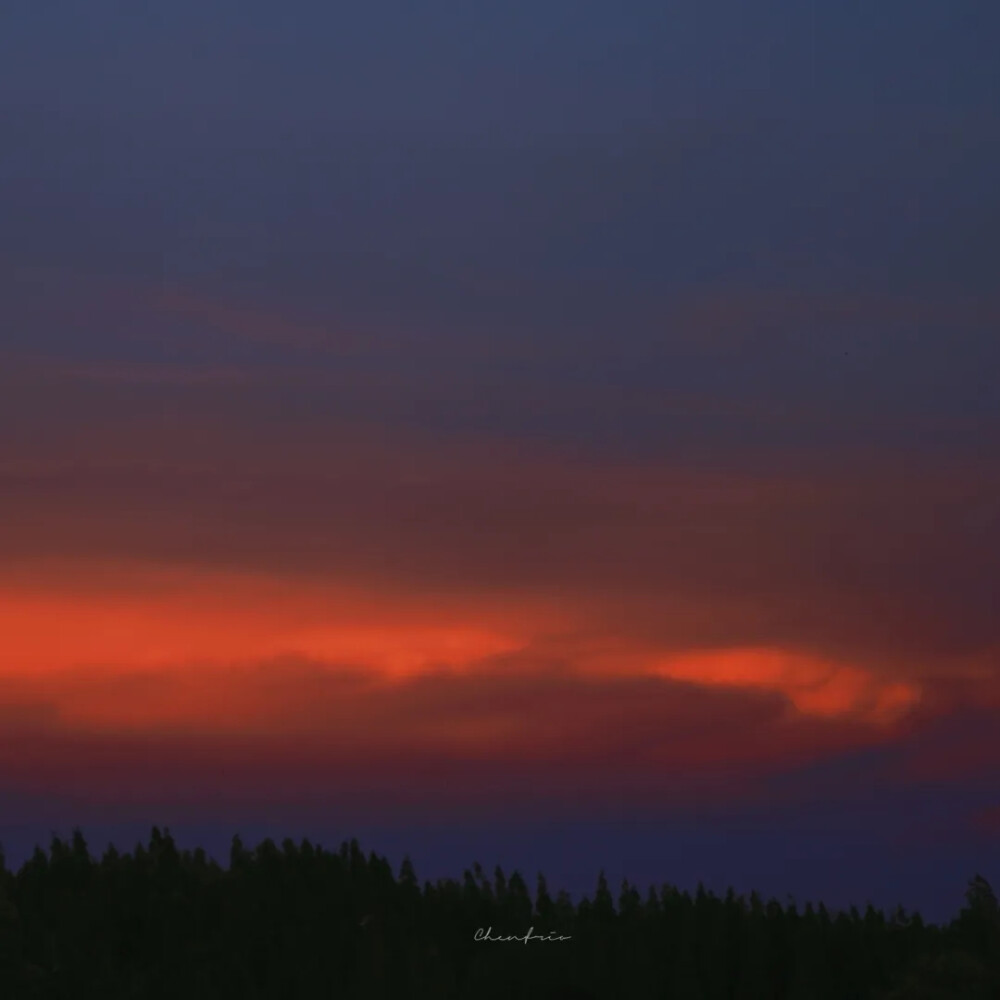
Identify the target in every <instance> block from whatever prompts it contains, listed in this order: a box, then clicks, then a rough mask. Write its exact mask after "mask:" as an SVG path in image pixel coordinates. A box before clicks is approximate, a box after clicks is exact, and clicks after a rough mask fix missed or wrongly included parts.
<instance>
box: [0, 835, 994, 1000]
mask: <svg viewBox="0 0 1000 1000" xmlns="http://www.w3.org/2000/svg"><path fill="white" fill-rule="evenodd" d="M529 934H530V935H531V937H530V938H529V939H528V940H527V941H525V940H524V938H525V936H526V935H529ZM512 937H517V938H520V940H498V939H501V938H512ZM22 997H24V998H29V997H31V998H36V997H37V998H73V1000H87V998H101V1000H117V998H122V1000H125V998H136V1000H138V998H143V1000H156V998H170V1000H182V998H183V1000H210V998H211V1000H228V998H234V1000H235V998H240V1000H254V998H257V1000H263V998H282V1000H299V998H301V1000H314V998H315V1000H319V998H324V1000H424V998H428V1000H452V998H453V1000H466V998H468V1000H494V998H495V1000H518V998H523V1000H535V998H538V1000H557V998H561V1000H586V998H591V1000H598V998H600V1000H667V998H671V1000H672V998H678V1000H679V998H685V1000H687V998H690V1000H700V998H703V1000H765V998H766V1000H863V998H864V1000H867V998H872V1000H932V998H933V1000H979V998H984V1000H985V998H991V1000H992V998H998V997H1000V911H998V905H997V898H996V896H995V894H994V892H993V890H992V888H991V887H990V885H989V883H988V882H987V881H986V880H985V879H984V878H982V877H981V876H979V875H977V876H975V877H974V878H973V879H972V880H971V881H970V883H969V885H968V889H967V891H966V895H965V905H964V906H963V907H962V909H961V911H960V913H959V914H958V915H957V917H956V918H955V919H954V920H952V921H951V923H950V924H947V925H941V926H939V925H934V924H929V923H925V922H924V921H923V920H922V919H921V917H920V916H919V914H917V913H907V912H905V911H904V910H903V909H902V908H901V907H897V908H896V910H895V911H893V912H892V913H891V914H888V915H887V914H886V913H885V912H883V911H882V910H877V909H875V908H874V907H872V906H870V905H869V906H868V907H867V909H866V910H865V911H864V912H859V910H858V909H857V908H855V907H852V908H851V909H850V910H848V911H837V912H830V911H828V910H827V909H826V907H824V906H823V905H822V904H819V905H817V906H814V905H812V904H810V903H806V904H805V906H804V907H803V908H801V909H799V908H798V907H797V906H796V904H795V903H794V902H793V901H791V900H789V901H788V902H787V903H785V904H782V903H780V902H778V901H777V900H775V899H771V900H768V901H764V900H762V899H761V898H760V897H759V896H758V894H757V893H751V895H750V896H749V898H744V897H742V896H738V895H736V894H735V893H734V892H733V890H732V889H730V890H729V891H728V892H727V893H726V895H725V896H724V897H719V896H717V895H715V894H713V893H711V892H709V891H707V890H706V889H705V888H704V887H703V886H701V885H700V884H699V886H698V889H697V891H695V892H694V893H689V892H682V891H680V890H678V889H677V888H675V887H673V886H670V885H662V886H660V887H653V888H650V889H649V890H648V892H646V893H645V894H643V893H641V892H640V891H639V889H637V888H636V887H635V886H633V885H630V884H629V883H628V882H627V881H626V882H625V883H624V884H623V885H622V886H621V888H620V891H619V892H618V893H617V898H615V896H614V895H613V894H612V891H611V889H610V887H609V886H608V884H607V880H606V879H605V877H604V875H603V874H602V875H600V876H599V878H598V882H597V886H596V889H595V891H594V892H593V893H592V894H590V895H589V896H586V897H584V898H582V899H581V900H580V901H579V902H578V903H574V902H573V901H572V899H571V897H570V896H569V895H568V894H567V893H566V892H564V891H560V892H557V893H555V894H554V895H553V894H551V893H550V890H549V888H548V886H547V884H546V881H545V879H544V877H543V876H541V875H539V876H538V878H537V881H536V885H535V888H534V891H533V892H531V891H529V888H528V885H527V884H526V882H525V880H524V878H523V877H522V876H521V875H520V874H518V873H517V872H512V873H511V874H510V875H509V876H507V875H505V874H504V873H503V871H502V870H501V869H500V868H499V867H497V868H495V869H494V871H493V874H492V875H488V874H487V873H486V872H485V871H484V870H483V868H482V867H481V866H480V865H478V864H476V865H474V866H473V868H472V869H471V870H466V871H465V872H464V873H463V875H462V877H461V878H460V879H443V880H438V881H437V882H435V883H430V882H424V883H423V884H421V883H420V881H418V879H417V875H416V872H415V871H414V868H413V865H412V863H411V862H410V861H409V859H405V860H404V861H403V863H402V865H401V867H400V870H399V872H398V874H394V872H393V869H392V867H391V866H390V864H389V863H388V861H387V860H386V859H385V858H383V857H379V856H377V855H375V854H374V853H368V854H365V853H364V852H363V851H362V849H361V847H360V846H359V844H358V842H357V841H356V840H351V841H349V842H345V843H343V844H342V845H341V847H340V848H339V850H336V851H333V850H325V849H323V848H322V847H321V846H318V845H315V846H314V845H313V844H311V843H310V842H309V841H302V842H301V843H295V842H293V841H292V840H289V839H286V840H285V841H284V842H283V843H282V845H281V847H280V848H279V847H278V846H277V845H276V844H275V843H274V842H273V841H272V840H265V841H263V842H262V843H261V844H260V845H259V846H257V847H256V848H255V849H252V850H251V849H249V848H247V847H246V846H244V844H243V843H242V841H241V840H240V838H239V836H236V837H234V838H233V841H232V846H231V849H230V857H229V865H228V867H224V866H222V865H220V864H219V863H217V862H216V861H214V860H212V859H211V858H209V857H208V856H207V854H206V853H205V851H204V850H203V849H201V848H199V849H197V850H193V851H191V850H180V849H179V848H178V846H177V845H176V843H175V842H174V840H173V838H172V837H171V835H170V832H169V830H166V829H165V830H163V831H161V830H160V829H159V828H157V827H154V828H153V829H152V833H151V838H150V842H149V844H148V845H143V844H141V843H140V844H137V845H136V847H135V848H134V850H132V851H131V852H128V853H119V852H118V851H117V850H116V849H115V848H114V847H113V846H112V847H109V848H108V849H107V851H106V852H105V854H104V856H103V857H102V858H100V859H97V858H95V857H93V856H92V855H91V854H90V852H89V851H88V848H87V844H86V841H85V839H84V836H83V834H82V832H81V831H80V830H74V832H73V834H72V837H71V839H70V841H68V842H67V841H65V840H62V839H60V838H59V837H53V839H52V841H51V844H50V846H49V849H48V851H47V852H46V851H45V850H43V849H42V848H41V847H37V848H36V849H35V853H34V855H33V856H32V857H31V858H30V859H28V860H27V861H26V862H25V863H24V864H23V865H22V866H21V867H20V869H19V870H18V871H17V872H16V873H15V872H12V871H10V870H8V868H7V866H6V864H5V863H4V858H3V853H2V851H0V998H2V1000H19V998H22Z"/></svg>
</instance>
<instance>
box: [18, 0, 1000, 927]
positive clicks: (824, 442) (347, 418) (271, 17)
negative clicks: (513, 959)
mask: <svg viewBox="0 0 1000 1000" xmlns="http://www.w3.org/2000/svg"><path fill="white" fill-rule="evenodd" d="M998 32H1000V7H998V6H997V5H995V4H988V3H980V2H976V0H957V2H952V3H950V4H945V3H942V2H939V3H931V2H929V0H907V2H903V0H880V2H878V3H868V4H862V3H833V2H830V3H822V4H821V3H819V2H815V0H814V2H810V0H769V2H765V3H744V2H740V0H701V2H698V3H695V2H693V0H682V2H678V3H673V2H670V3H667V2H653V0H622V2H619V3H616V4H610V3H608V4H598V3H593V2H589V0H575V2H572V3H571V2H569V0H531V2H528V0H505V2H502V3H500V2H475V3H458V2H454V0H453V2H450V3H446V2H443V0H429V2H426V3H420V4H418V3H404V2H402V0H395V2H385V0H369V2H367V3H364V4H360V3H359V4H354V5H347V4H335V3H319V2H311V0H310V2H297V3H295V2H293V3H288V4H284V5H279V4H265V3H261V2H259V0H249V2H247V0H243V2H241V3H235V2H221V0H219V2H212V0H207V2H206V0H199V2H195V0H177V2H174V3H171V4H166V5H164V4H160V5H155V6H149V5H144V4H126V3H123V2H111V0H91V2H88V3H71V2H68V0H63V2H53V3H47V4H39V3H29V2H27V0H10V2H7V3H5V4H4V8H3V13H2V15H0V136H2V141H0V841H2V842H3V844H4V845H5V847H6V849H7V853H8V857H9V860H11V861H12V862H15V863H19V862H20V861H21V860H23V859H24V857H25V856H27V854H28V853H30V851H31V849H32V848H33V846H34V844H35V843H36V842H39V841H40V842H43V843H47V841H48V838H49V835H50V832H51V831H56V832H61V833H64V834H65V833H68V832H69V830H70V829H71V828H72V827H73V826H74V825H81V826H83V827H84V831H85V833H87V834H89V835H90V840H91V846H92V848H94V849H103V845H104V844H106V843H107V842H108V841H109V840H113V841H114V842H115V843H116V844H118V845H119V846H120V847H123V848H129V847H131V846H132V844H134V842H135V840H136V839H137V838H138V837H145V836H146V835H147V834H148V831H149V827H150V826H151V825H152V824H153V823H158V824H160V825H161V826H162V825H169V826H170V827H171V829H172V830H173V831H174V833H175V835H177V836H178V839H179V840H180V841H181V842H182V843H184V844H186V845H191V846H193V845H194V844H195V843H199V842H200V843H205V844H210V845H212V846H213V848H214V849H215V850H216V851H217V853H218V854H219V855H220V856H225V852H226V849H227V845H228V839H229V837H230V836H231V834H232V833H233V832H235V831H237V830H239V831H240V832H241V833H243V834H244V837H245V839H248V840H250V841H254V840H255V838H257V837H259V836H264V835H271V836H274V837H275V838H277V839H280V838H282V837H284V836H293V837H296V838H298V837H303V836H308V837H310V838H312V839H314V840H315V839H318V840H321V841H322V842H323V843H324V844H327V845H337V844H339V843H340V841H341V840H343V839H346V838H350V837H352V836H358V837H359V838H361V840H362V846H363V847H365V848H366V849H371V848H373V849H375V850H378V851H384V852H388V853H389V855H390V859H391V860H392V861H393V862H394V864H398V863H399V861H401V859H402V856H403V854H404V853H407V852H408V853H410V854H411V855H412V857H413V859H414V861H415V863H416V868H417V873H418V875H419V876H421V877H427V878H431V877H437V876H439V875H448V874H454V875H460V874H461V870H462V868H463V867H466V866H470V865H471V864H472V862H473V861H476V860H479V861H481V862H483V864H484V865H487V866H488V867H489V868H490V869H492V866H493V865H494V864H495V863H496V862H498V861H499V862H501V863H503V864H504V865H505V866H507V867H515V866H516V867H519V868H520V869H521V870H522V871H523V872H524V873H525V875H526V877H527V878H528V879H529V882H533V879H534V875H535V873H536V872H537V871H538V870H540V869H541V870H544V871H545V873H546V875H547V876H548V877H549V880H550V882H551V883H554V884H556V885H565V886H566V887H568V888H571V889H573V890H574V891H575V892H579V891H581V890H584V891H589V890H590V889H591V888H592V886H593V884H594V882H595V880H596V875H597V872H598V870H599V869H601V868H604V869H605V870H606V871H607V872H608V874H609V877H610V878H611V879H612V880H613V881H614V882H615V883H620V881H621V878H622V876H627V877H629V878H630V879H633V880H637V881H639V882H640V883H642V884H643V885H644V886H645V885H648V883H649V882H650V881H654V880H655V881H657V882H661V881H670V882H672V883H675V884H680V885H682V886H685V887H693V886H694V884H695V883H696V882H697V881H698V879H703V880H704V881H705V883H706V884H707V885H709V886H711V887H714V888H717V889H722V890H724V889H725V887H726V886H727V885H729V884H733V885H734V886H736V887H737V889H739V890H741V891H749V890H750V889H751V888H757V889H759V890H761V891H762V892H764V893H765V894H771V893H773V894H775V895H778V896H779V897H781V898H784V897H785V895H786V894H787V893H793V894H794V895H795V896H796V898H798V899H804V898H813V899H817V898H822V899H824V900H826V901H827V902H828V903H830V904H833V905H847V904H848V903H850V902H855V903H857V904H859V905H861V906H863V905H864V903H865V902H866V901H867V900H868V899H869V898H870V899H872V900H873V901H874V902H876V903H877V904H878V905H886V906H892V905H894V904H895V903H897V902H901V903H903V904H904V905H906V906H907V907H911V906H916V907H920V908H921V910H922V911H923V912H924V913H925V914H926V915H928V916H929V917H931V918H935V919H940V918H949V917H950V916H951V915H952V914H953V913H954V912H955V911H956V910H957V908H958V906H959V904H960V901H961V896H962V891H963V889H964V885H965V881H966V880H967V878H969V877H971V875H972V874H973V873H974V872H976V871H981V872H982V873H983V874H984V875H985V876H986V877H987V878H989V879H991V880H993V882H994V885H998V886H1000V612H998V608H1000V586H998V580H1000V389H998V383H997V373H998V372H1000V280H998V279H1000V187H998V184H997V178H998V177H1000V73H998V72H997V68H996V44H997V38H998ZM616 888H617V885H616Z"/></svg>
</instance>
